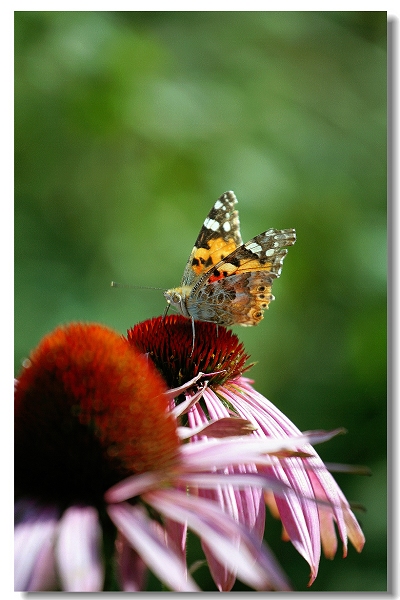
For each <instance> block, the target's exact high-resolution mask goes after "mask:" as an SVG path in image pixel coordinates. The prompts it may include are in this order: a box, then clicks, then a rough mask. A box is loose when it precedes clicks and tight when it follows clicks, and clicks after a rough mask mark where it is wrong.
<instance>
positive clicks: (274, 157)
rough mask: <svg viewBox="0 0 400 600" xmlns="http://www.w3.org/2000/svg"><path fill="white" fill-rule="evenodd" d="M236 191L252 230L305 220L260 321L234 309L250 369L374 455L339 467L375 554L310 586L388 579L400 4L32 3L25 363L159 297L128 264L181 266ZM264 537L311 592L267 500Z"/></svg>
mask: <svg viewBox="0 0 400 600" xmlns="http://www.w3.org/2000/svg"><path fill="white" fill-rule="evenodd" d="M228 189H232V190H234V191H235V193H236V195H237V197H238V200H239V205H238V208H239V211H240V218H241V226H242V235H243V239H244V240H245V241H247V240H248V239H250V238H251V237H253V236H254V235H256V234H258V233H260V232H261V231H264V230H266V229H268V228H270V227H276V228H287V227H295V228H296V230H297V237H298V241H297V243H296V245H295V246H294V247H293V248H291V249H290V251H289V254H288V256H287V258H286V260H285V265H284V269H283V273H282V277H281V279H280V280H278V281H277V282H275V284H274V290H273V291H274V294H275V296H276V301H275V302H274V303H272V304H271V306H270V309H269V311H267V313H266V314H265V319H264V321H263V322H262V323H261V324H260V326H259V327H257V328H251V329H242V328H236V333H237V334H238V335H239V337H240V338H241V339H242V340H243V341H244V342H245V346H246V349H247V350H248V351H249V352H250V353H251V355H252V359H253V360H254V361H257V364H256V366H255V367H253V369H252V371H251V372H250V373H249V375H250V376H252V377H254V379H255V387H256V388H257V389H258V390H259V391H260V392H261V393H263V394H264V395H265V396H267V397H268V398H269V399H270V400H272V401H273V402H274V403H275V404H276V405H277V406H279V407H280V408H281V409H282V410H283V412H285V413H286V414H287V415H288V416H289V417H290V418H291V419H292V420H293V421H294V422H295V423H296V424H297V426H298V427H299V428H300V429H302V430H306V429H318V428H324V429H333V428H336V427H338V426H344V427H346V429H348V434H347V435H346V436H341V437H339V438H336V439H334V440H333V441H332V442H330V443H329V444H327V445H326V446H324V447H322V446H321V447H319V448H318V451H319V452H320V453H321V455H322V456H323V458H324V459H325V460H327V461H331V462H344V463H358V464H367V465H369V466H370V467H371V468H372V471H373V476H372V477H371V478H362V477H359V476H349V475H342V476H338V477H337V479H338V481H339V483H340V485H341V486H342V488H343V490H344V492H345V494H346V495H347V497H348V498H349V500H354V501H358V502H360V503H362V504H363V505H365V506H366V508H367V512H365V513H357V514H358V516H359V517H360V520H361V522H362V525H363V528H364V531H365V534H366V538H367V543H366V547H365V549H364V551H363V553H362V554H361V555H358V554H357V553H356V552H355V551H354V549H353V548H352V547H350V549H349V556H348V558H346V559H345V560H343V559H342V558H341V550H340V549H339V551H338V556H337V557H336V558H335V560H334V562H333V563H331V562H329V561H327V560H326V559H324V558H323V559H322V560H321V567H320V574H319V576H318V578H317V580H316V582H315V583H314V585H313V587H312V588H311V589H312V590H313V591H319V590H324V591H325V590H326V591H329V590H330V591H384V590H385V589H386V13H385V12H100V11H96V12H16V13H15V370H16V374H18V372H19V370H20V365H21V362H22V360H23V359H24V358H25V357H26V356H27V355H28V354H29V351H30V350H31V349H32V348H33V347H34V346H36V345H37V343H38V342H39V340H40V339H41V337H42V336H43V335H44V334H45V333H47V332H49V331H50V330H51V329H53V328H54V327H55V326H57V325H59V324H60V323H64V322H70V321H78V320H79V321H98V322H101V323H104V324H106V325H109V326H111V327H113V328H115V329H116V330H118V331H120V332H121V333H125V332H126V330H127V329H128V328H129V327H131V326H133V325H134V324H135V323H136V322H138V321H141V320H144V319H147V318H150V317H152V316H155V315H159V314H161V313H162V311H163V310H164V306H165V303H164V299H163V296H162V291H157V290H143V289H112V288H110V282H111V280H116V281H119V282H122V283H125V284H132V285H137V286H154V287H159V288H164V289H165V288H168V287H173V286H176V285H179V282H180V278H181V275H182V271H183V268H184V265H185V261H186V259H187V257H188V255H189V253H190V251H191V248H192V246H193V243H194V240H195V238H196V236H197V233H198V230H199V229H200V226H201V224H202V222H203V220H204V218H205V216H206V214H207V212H208V210H209V209H210V208H211V206H212V204H213V202H214V201H215V200H216V198H217V197H218V196H219V195H220V194H221V193H222V192H224V191H226V190H228ZM266 539H267V541H268V543H269V544H270V546H271V547H272V549H273V550H274V552H275V553H276V555H277V556H278V558H279V560H280V562H281V564H282V565H283V567H284V568H285V569H286V571H287V573H288V575H289V576H290V578H291V580H292V582H293V585H294V587H295V589H297V590H305V589H306V585H307V580H308V567H307V565H306V563H305V562H304V560H303V559H302V558H301V557H300V556H299V555H297V553H296V551H295V550H294V549H293V547H292V546H291V544H289V543H284V542H282V541H281V540H280V527H279V525H278V524H277V523H275V522H274V521H272V520H271V519H270V518H268V522H267V532H266ZM193 548H194V549H193V550H192V549H191V550H190V552H191V553H193V554H194V555H196V548H197V546H196V541H195V540H194V541H193ZM193 558H194V559H195V558H197V555H196V556H193ZM203 575H204V579H201V578H202V576H203ZM199 583H200V585H201V586H202V587H203V589H210V590H211V589H215V588H213V587H212V584H211V582H210V579H209V578H208V575H207V573H206V569H202V570H200V571H199ZM157 585H158V584H157V582H156V581H153V579H150V584H149V589H157ZM152 586H153V587H152ZM235 589H244V588H243V586H241V584H240V583H239V584H238V585H237V586H236V588H235Z"/></svg>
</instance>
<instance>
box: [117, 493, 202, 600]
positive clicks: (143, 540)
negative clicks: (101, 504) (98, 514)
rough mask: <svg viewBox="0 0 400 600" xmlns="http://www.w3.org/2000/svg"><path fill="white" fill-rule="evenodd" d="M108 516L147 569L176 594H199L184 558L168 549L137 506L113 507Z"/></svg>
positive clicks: (122, 505)
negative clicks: (182, 559)
mask: <svg viewBox="0 0 400 600" xmlns="http://www.w3.org/2000/svg"><path fill="white" fill-rule="evenodd" d="M107 511H108V514H109V516H110V518H111V520H112V521H113V523H114V524H115V525H116V527H117V528H118V529H119V530H120V531H121V532H122V533H123V535H124V536H125V537H126V539H127V540H128V541H129V543H130V544H131V545H132V546H133V548H134V549H135V550H136V551H137V553H138V554H139V555H140V556H141V557H142V559H143V560H144V562H145V563H146V564H147V565H148V567H149V568H150V569H151V570H152V571H153V573H155V575H157V577H159V579H161V581H164V582H165V583H166V585H168V587H170V588H171V589H172V590H174V591H176V592H196V591H199V589H198V587H197V586H196V584H195V582H194V581H193V580H192V578H191V577H190V576H189V575H188V574H187V570H186V566H185V564H184V563H183V562H182V561H181V559H180V558H179V557H178V556H177V555H176V554H174V552H173V551H172V550H171V549H170V548H168V546H167V545H166V543H165V540H163V539H162V538H161V537H160V535H158V532H157V530H156V529H155V528H154V526H153V523H152V521H151V520H150V519H149V518H148V517H146V515H145V512H144V511H143V510H142V509H141V508H140V507H138V506H131V505H129V504H125V503H123V504H116V505H110V506H109V507H108V508H107Z"/></svg>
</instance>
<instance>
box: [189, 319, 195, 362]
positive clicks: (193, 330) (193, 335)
mask: <svg viewBox="0 0 400 600" xmlns="http://www.w3.org/2000/svg"><path fill="white" fill-rule="evenodd" d="M194 338H195V328H194V319H193V317H192V351H191V353H190V356H192V355H193V351H194Z"/></svg>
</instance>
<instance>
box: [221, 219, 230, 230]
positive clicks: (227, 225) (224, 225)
mask: <svg viewBox="0 0 400 600" xmlns="http://www.w3.org/2000/svg"><path fill="white" fill-rule="evenodd" d="M222 229H223V230H224V231H230V230H231V224H230V223H229V221H225V223H224V224H223V225H222Z"/></svg>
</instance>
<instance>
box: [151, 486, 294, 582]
mask: <svg viewBox="0 0 400 600" xmlns="http://www.w3.org/2000/svg"><path fill="white" fill-rule="evenodd" d="M144 499H145V500H146V501H147V502H148V503H149V504H150V505H151V506H153V507H154V508H155V509H156V510H157V511H158V512H160V513H161V514H164V515H166V516H168V517H169V518H171V519H175V520H177V521H179V522H186V521H187V523H188V527H189V529H191V530H192V531H194V532H195V533H196V534H197V535H198V536H199V537H200V538H201V539H202V540H204V541H205V543H206V544H207V546H208V547H209V548H211V549H212V551H213V555H214V557H215V558H216V559H217V560H218V561H219V562H220V563H221V565H223V566H224V567H226V568H227V569H228V570H229V571H231V572H232V573H235V572H237V573H238V577H239V578H240V579H241V580H242V581H244V582H245V583H247V584H248V585H250V586H252V587H254V588H255V589H258V590H265V589H277V590H286V591H287V590H289V589H290V587H289V585H288V582H287V580H286V578H285V576H284V574H283V573H282V571H281V570H280V568H279V566H278V565H277V563H276V562H275V560H274V559H273V558H272V556H270V555H268V554H267V552H266V551H265V548H264V547H261V546H260V543H259V540H257V538H256V537H255V536H253V535H251V534H250V533H249V532H248V531H247V530H245V529H244V528H243V527H242V526H241V525H240V524H239V523H237V522H235V521H234V520H233V519H231V518H230V517H229V516H228V515H226V514H225V513H223V512H222V511H221V509H220V508H219V507H218V505H217V504H216V503H215V502H210V501H207V500H205V499H203V498H198V497H197V498H196V497H193V496H189V495H187V494H182V493H180V492H178V491H176V490H166V489H165V490H159V491H157V492H149V493H147V494H145V496H144Z"/></svg>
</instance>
